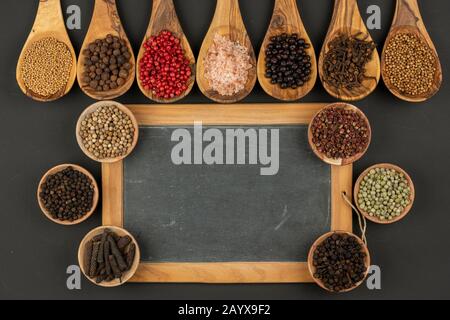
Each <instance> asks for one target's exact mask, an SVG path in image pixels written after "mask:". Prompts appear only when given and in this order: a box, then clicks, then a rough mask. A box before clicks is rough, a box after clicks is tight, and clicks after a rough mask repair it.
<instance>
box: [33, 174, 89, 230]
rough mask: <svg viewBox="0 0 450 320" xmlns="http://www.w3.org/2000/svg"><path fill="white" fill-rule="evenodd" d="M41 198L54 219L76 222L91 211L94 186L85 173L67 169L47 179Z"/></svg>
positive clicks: (40, 193) (42, 187) (43, 185)
mask: <svg viewBox="0 0 450 320" xmlns="http://www.w3.org/2000/svg"><path fill="white" fill-rule="evenodd" d="M39 198H40V200H41V202H42V204H43V205H44V208H45V209H46V210H47V212H48V213H50V214H51V215H52V217H53V219H58V220H60V221H75V220H78V219H81V218H82V217H83V216H84V215H85V214H86V213H88V212H89V211H91V209H92V206H93V199H94V184H93V182H92V180H91V179H90V178H89V177H88V176H87V175H85V174H84V173H82V172H80V171H77V170H75V169H74V168H72V167H67V168H66V169H64V170H62V171H60V172H57V173H55V174H52V175H49V176H48V177H47V178H46V180H45V181H44V183H43V184H42V185H41V189H40V190H39Z"/></svg>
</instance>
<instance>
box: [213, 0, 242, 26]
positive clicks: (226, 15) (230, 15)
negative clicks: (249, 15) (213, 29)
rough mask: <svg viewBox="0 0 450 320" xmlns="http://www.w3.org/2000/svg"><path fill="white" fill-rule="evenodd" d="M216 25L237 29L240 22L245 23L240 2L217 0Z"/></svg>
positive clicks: (237, 0)
mask: <svg viewBox="0 0 450 320" xmlns="http://www.w3.org/2000/svg"><path fill="white" fill-rule="evenodd" d="M213 20H214V23H215V25H218V26H231V27H236V24H237V23H238V22H242V24H243V23H244V22H243V20H242V16H241V10H240V9H239V0H217V5H216V11H215V13H214V19H213Z"/></svg>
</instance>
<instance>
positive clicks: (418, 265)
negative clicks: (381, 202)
mask: <svg viewBox="0 0 450 320" xmlns="http://www.w3.org/2000/svg"><path fill="white" fill-rule="evenodd" d="M174 2H175V6H176V8H177V11H178V14H179V18H180V20H181V24H182V26H183V28H184V31H185V32H186V35H187V37H188V39H189V40H190V42H191V45H192V48H193V51H194V53H198V51H199V48H200V45H201V42H202V38H203V36H204V35H205V34H206V32H207V29H208V26H209V23H210V21H211V19H212V15H213V12H214V7H215V1H214V0H175V1H174ZM358 2H359V5H360V10H361V12H362V15H363V17H364V18H366V17H367V15H366V14H365V11H366V8H367V6H368V5H370V4H377V5H379V6H380V7H381V9H382V30H372V31H371V34H372V36H373V38H374V40H375V41H376V42H377V43H378V44H379V49H380V50H381V47H382V45H383V42H384V39H385V37H386V34H387V32H388V29H389V25H390V22H391V19H392V16H393V13H394V1H393V0H364V1H363V0H360V1H358ZM298 3H299V6H300V11H301V15H302V17H303V20H304V23H305V26H306V28H307V30H308V33H309V35H310V37H311V39H312V41H313V44H314V46H315V48H316V52H319V50H320V48H321V45H322V42H323V39H324V38H325V35H326V30H327V28H328V23H329V21H330V19H331V13H332V1H331V0H299V1H298ZM62 4H63V8H64V10H65V8H66V7H67V6H68V5H70V4H78V5H79V6H80V7H81V9H82V29H81V30H75V31H70V32H69V33H70V36H71V38H72V41H73V44H74V46H75V49H76V50H79V49H80V47H81V44H82V41H83V37H84V35H85V33H86V31H87V26H88V23H89V21H90V17H91V13H92V8H93V1H91V0H62ZM240 4H241V9H242V13H243V17H244V21H245V24H246V26H247V29H248V31H249V34H250V38H251V39H252V42H253V44H254V47H255V50H256V51H258V50H259V46H260V44H261V42H262V40H263V37H264V34H265V31H266V28H267V26H268V24H269V21H270V16H271V12H272V8H273V0H241V1H240ZM37 5H38V1H31V0H20V1H13V0H6V1H5V0H3V1H1V9H2V10H1V13H0V15H1V20H0V23H1V30H2V32H1V33H0V45H1V50H0V70H1V72H2V73H1V76H0V103H1V106H0V121H1V124H0V150H1V160H0V161H1V170H0V178H1V179H0V214H1V222H0V298H34V299H38V298H40V299H47V298H53V299H66V298H72V299H74V298H75V299H82V298H85V299H86V298H89V299H92V298H116V299H128V298H145V299H147V298H148V299H229V298H232V299H302V298H303V299H304V298H319V299H327V298H331V299H350V298H362V299H380V298H405V299H407V298H434V299H436V298H438V299H439V298H450V290H449V286H450V275H449V270H450V255H449V251H448V246H449V244H450V240H449V236H448V234H447V232H448V228H449V226H450V212H449V207H450V187H449V181H450V169H449V166H448V160H449V156H450V149H449V143H448V138H449V126H448V122H449V120H450V109H449V106H448V101H449V98H450V95H449V92H448V88H449V87H448V82H447V81H446V79H445V78H446V76H447V74H448V73H449V71H450V70H449V68H448V64H447V59H448V57H449V44H448V40H447V39H448V32H449V31H448V30H449V28H448V27H449V23H448V21H449V18H448V12H449V11H450V2H448V1H437V0H427V1H424V0H422V1H420V5H421V9H422V15H423V17H424V19H425V23H426V25H427V27H428V31H429V32H430V35H431V37H432V38H433V40H434V42H435V45H436V47H437V50H438V52H439V54H440V57H441V62H442V65H443V72H444V83H443V86H442V88H441V91H440V92H439V93H438V94H437V95H436V96H435V97H433V98H432V99H431V100H430V101H428V102H426V103H421V104H409V103H406V102H402V101H400V100H398V99H396V98H395V97H394V96H392V95H391V94H390V93H389V92H388V91H387V90H386V88H385V87H384V85H383V84H382V83H380V85H379V87H378V89H377V90H376V91H375V92H374V93H373V94H372V95H371V96H370V97H368V98H366V99H364V100H363V101H360V102H358V103H357V104H356V105H357V106H359V107H360V108H361V109H362V110H363V111H364V112H365V113H366V115H367V116H368V117H369V119H370V121H371V125H372V129H373V140H372V144H371V146H370V149H369V151H368V152H367V154H366V156H365V157H363V158H362V159H361V160H360V161H359V162H358V163H356V165H355V178H356V175H357V174H359V173H360V172H361V171H362V170H363V169H364V168H366V167H367V166H369V165H372V164H374V163H378V162H392V163H396V164H398V165H400V166H401V167H403V168H404V169H405V170H406V171H408V172H409V173H410V174H411V176H412V178H413V180H414V182H415V186H416V192H417V197H416V202H415V205H414V208H413V210H412V211H411V213H410V215H409V216H408V217H407V218H406V219H404V220H403V221H402V222H400V223H398V224H394V225H391V226H380V225H374V224H370V225H369V231H368V240H369V246H370V250H371V254H372V259H373V263H374V264H377V265H379V266H380V267H381V271H382V290H375V291H370V290H368V289H367V288H366V287H365V286H362V287H361V288H359V289H357V290H355V291H354V292H351V293H348V294H345V295H329V294H327V293H325V292H323V291H322V290H321V289H320V288H318V287H316V286H315V285H313V284H288V285H277V284H273V285H197V284H183V285H181V284H127V285H125V286H123V287H120V288H115V289H103V288H98V287H95V286H94V285H92V284H90V283H89V282H88V281H87V280H85V279H83V280H82V290H74V291H69V290H68V289H67V288H66V278H67V275H66V268H67V266H69V265H72V264H77V257H76V251H77V248H78V244H79V242H80V240H81V239H82V237H83V236H84V234H86V233H87V232H88V231H89V230H90V229H92V228H94V227H96V226H98V225H100V223H101V219H100V214H97V215H95V216H94V217H92V218H91V219H89V220H88V221H87V222H85V223H83V224H81V225H79V226H74V227H69V228H67V227H62V226H59V225H55V224H53V223H51V222H49V221H48V220H46V219H45V218H44V217H43V216H42V214H41V213H40V210H39V208H38V205H37V202H36V187H37V183H38V181H39V179H40V178H41V175H42V174H43V173H44V172H45V171H46V170H47V169H49V168H50V167H52V166H54V165H56V164H60V163H67V162H72V163H77V164H80V165H82V166H85V167H86V168H88V169H89V170H91V171H92V172H93V173H94V174H95V176H96V178H97V180H98V181H100V166H99V165H98V164H97V163H94V162H92V161H90V160H89V159H88V158H87V157H86V156H84V155H83V154H82V152H81V150H80V149H79V148H78V146H77V143H76V140H75V123H76V120H77V118H78V116H79V114H80V113H81V112H82V110H83V109H84V108H85V107H87V106H88V105H89V104H91V103H93V102H94V101H93V100H91V99H90V98H88V97H86V96H84V95H83V94H82V93H81V91H80V89H79V88H78V86H77V85H76V84H75V86H74V88H73V90H72V91H71V93H70V94H68V95H67V96H66V97H64V98H62V99H60V100H58V101H56V102H53V103H48V104H42V103H38V102H34V101H32V100H30V99H29V98H27V97H25V96H24V95H23V94H22V93H21V91H20V90H19V88H18V86H17V84H16V81H15V69H16V62H17V58H18V56H19V54H20V51H21V48H22V45H23V43H24V42H25V40H26V38H27V35H28V33H29V31H30V29H31V26H32V23H33V20H34V15H35V13H36V9H37ZM118 6H119V12H120V15H121V17H122V20H123V23H124V25H125V28H126V30H127V33H128V36H129V37H130V40H131V43H132V45H133V47H134V49H135V52H136V53H137V51H138V48H139V45H140V43H141V41H142V38H143V36H144V34H145V30H146V27H147V23H148V19H149V16H150V11H151V1H150V0H118ZM118 100H119V101H120V102H124V103H149V101H148V100H147V99H146V98H145V97H144V96H143V95H142V94H141V93H140V92H139V89H138V87H137V85H136V84H135V85H134V86H133V88H132V89H131V90H130V91H129V92H128V93H127V94H126V95H124V96H123V97H121V98H119V99H118ZM303 101H329V102H332V101H333V99H332V98H331V97H329V96H328V95H327V94H326V92H325V91H324V89H323V88H322V87H321V84H320V82H319V81H318V82H317V84H316V87H315V89H314V90H313V92H311V93H310V94H309V95H308V96H307V97H306V98H304V99H303ZM183 102H186V103H206V102H209V101H208V100H207V99H206V98H205V97H203V96H202V95H201V94H200V92H199V90H198V89H197V88H194V90H193V92H192V93H191V94H190V96H189V97H188V98H186V99H185V100H184V101H183ZM245 102H249V103H250V102H276V101H275V100H274V99H272V98H270V97H269V96H267V95H265V94H264V93H263V91H262V90H261V88H260V87H259V86H258V85H257V86H256V87H255V89H254V91H253V93H252V94H251V95H250V96H249V97H248V98H247V99H246V100H245ZM99 212H100V211H99Z"/></svg>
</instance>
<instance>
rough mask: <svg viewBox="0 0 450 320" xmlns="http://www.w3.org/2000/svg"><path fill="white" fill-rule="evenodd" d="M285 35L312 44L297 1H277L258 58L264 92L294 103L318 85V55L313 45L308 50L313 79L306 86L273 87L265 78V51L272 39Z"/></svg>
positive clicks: (260, 79) (259, 77)
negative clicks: (295, 36)
mask: <svg viewBox="0 0 450 320" xmlns="http://www.w3.org/2000/svg"><path fill="white" fill-rule="evenodd" d="M283 33H287V34H292V33H296V34H298V36H299V38H303V39H305V41H306V43H309V44H311V40H310V38H309V36H308V34H307V33H306V30H305V27H304V25H303V22H302V19H301V18H300V14H299V12H298V7H297V2H296V1H295V0H275V7H274V10H273V15H272V20H271V21H270V26H269V29H268V30H267V33H266V36H265V38H264V41H263V43H262V46H261V49H260V51H259V58H258V80H259V83H260V85H261V87H262V88H263V89H264V91H265V92H267V94H269V95H271V96H272V97H274V98H277V99H280V100H284V101H293V100H297V99H300V98H302V97H304V96H306V95H307V94H308V93H309V92H310V91H311V90H312V88H313V87H314V84H315V83H316V79H317V62H316V54H315V52H314V47H313V46H312V45H311V47H310V48H309V49H308V50H307V52H308V54H309V55H310V56H311V79H310V80H309V81H308V82H307V83H306V84H305V85H304V86H302V87H298V88H297V89H291V88H288V89H281V87H280V86H279V85H273V84H272V83H270V79H268V78H266V77H265V73H266V66H265V62H266V61H265V60H266V53H265V51H266V47H267V45H268V44H269V42H270V38H271V37H273V36H277V35H280V34H283Z"/></svg>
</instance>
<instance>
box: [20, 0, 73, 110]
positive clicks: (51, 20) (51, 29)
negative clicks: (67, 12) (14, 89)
mask: <svg viewBox="0 0 450 320" xmlns="http://www.w3.org/2000/svg"><path fill="white" fill-rule="evenodd" d="M47 37H52V38H55V39H57V40H58V41H60V42H63V43H64V44H65V45H66V46H67V48H68V49H69V51H70V53H71V55H72V69H71V71H70V76H69V80H68V81H67V84H66V86H65V88H63V89H62V90H61V91H60V92H58V93H56V94H54V95H52V96H48V97H43V96H41V95H39V94H36V93H34V92H31V91H30V90H28V89H27V87H26V86H25V83H24V82H23V78H22V68H21V67H22V61H23V57H24V54H25V53H26V51H27V49H28V47H29V46H30V45H31V44H33V43H34V42H36V41H39V40H41V39H44V38H47ZM76 66H77V56H76V55H75V51H74V49H73V46H72V43H71V41H70V38H69V35H68V34H67V30H66V25H65V23H64V17H63V14H62V10H61V3H60V0H46V1H44V0H41V1H39V7H38V11H37V14H36V18H35V21H34V24H33V28H32V29H31V32H30V34H29V36H28V39H27V41H26V42H25V45H24V47H23V49H22V52H21V54H20V57H19V61H18V63H17V70H16V79H17V83H18V84H19V87H20V89H21V90H22V91H23V93H24V94H26V95H27V96H29V97H30V98H32V99H35V100H37V101H42V102H46V101H53V100H56V99H59V98H61V97H62V96H64V95H66V94H67V93H68V92H69V91H70V89H72V86H73V84H74V82H75V78H76V74H77V67H76Z"/></svg>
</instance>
